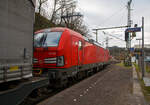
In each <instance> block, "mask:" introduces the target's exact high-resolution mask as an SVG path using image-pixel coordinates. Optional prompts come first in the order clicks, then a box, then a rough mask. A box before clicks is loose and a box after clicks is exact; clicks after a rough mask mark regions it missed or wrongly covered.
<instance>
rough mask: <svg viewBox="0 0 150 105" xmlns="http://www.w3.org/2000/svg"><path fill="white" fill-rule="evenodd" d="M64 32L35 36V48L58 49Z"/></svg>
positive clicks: (44, 33)
mask: <svg viewBox="0 0 150 105" xmlns="http://www.w3.org/2000/svg"><path fill="white" fill-rule="evenodd" d="M61 35H62V32H47V33H46V32H42V33H37V34H35V35H34V47H57V46H58V44H59V39H60V37H61Z"/></svg>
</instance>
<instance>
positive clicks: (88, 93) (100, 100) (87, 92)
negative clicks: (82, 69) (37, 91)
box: [37, 64, 147, 105]
mask: <svg viewBox="0 0 150 105" xmlns="http://www.w3.org/2000/svg"><path fill="white" fill-rule="evenodd" d="M37 105H147V104H146V102H145V100H144V97H143V95H142V93H141V90H140V86H139V85H138V82H137V76H136V73H135V70H133V69H132V68H124V67H120V66H117V65H115V64H114V65H109V66H107V67H106V68H105V69H104V70H103V71H101V72H98V73H97V74H95V75H93V76H91V77H89V78H87V79H85V80H82V81H81V82H79V83H77V84H75V85H73V86H72V87H70V88H67V89H65V90H64V91H62V92H60V93H58V94H56V95H54V96H53V97H50V98H48V99H46V100H44V101H42V102H40V103H38V104H37Z"/></svg>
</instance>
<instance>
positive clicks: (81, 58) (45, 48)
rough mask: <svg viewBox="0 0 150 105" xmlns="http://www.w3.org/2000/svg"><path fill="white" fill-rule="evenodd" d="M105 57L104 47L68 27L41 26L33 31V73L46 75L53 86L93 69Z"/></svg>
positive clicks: (82, 75) (106, 56)
mask: <svg viewBox="0 0 150 105" xmlns="http://www.w3.org/2000/svg"><path fill="white" fill-rule="evenodd" d="M109 58H110V56H109V51H108V50H107V49H104V48H102V47H100V45H99V44H98V43H96V42H94V41H93V40H89V39H88V38H86V37H83V36H82V35H81V34H79V33H77V32H75V31H72V30H70V29H68V28H51V29H43V30H40V31H37V32H35V35H34V73H35V74H43V75H44V74H46V75H47V76H49V80H50V85H51V86H54V87H60V86H63V85H65V84H66V83H67V82H68V80H72V79H81V78H83V77H85V76H87V75H89V74H90V73H92V72H93V71H97V70H98V69H99V68H100V67H103V66H104V65H106V64H108V62H109Z"/></svg>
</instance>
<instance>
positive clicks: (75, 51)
mask: <svg viewBox="0 0 150 105" xmlns="http://www.w3.org/2000/svg"><path fill="white" fill-rule="evenodd" d="M72 64H73V65H76V66H79V65H82V64H83V41H81V40H79V38H77V37H74V36H73V37H72Z"/></svg>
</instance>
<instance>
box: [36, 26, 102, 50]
mask: <svg viewBox="0 0 150 105" xmlns="http://www.w3.org/2000/svg"><path fill="white" fill-rule="evenodd" d="M65 30H67V31H69V32H70V33H71V34H72V35H74V36H77V37H80V38H82V39H84V40H86V41H88V42H89V43H92V44H95V45H97V46H100V47H102V48H104V47H103V46H101V44H100V43H98V42H96V41H95V40H93V39H89V38H88V37H86V36H82V35H81V34H80V33H78V32H75V31H73V30H71V29H69V28H66V27H54V28H47V29H42V30H39V31H37V32H35V33H40V32H46V31H51V32H55V31H60V32H63V31H65ZM104 49H105V48H104Z"/></svg>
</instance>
